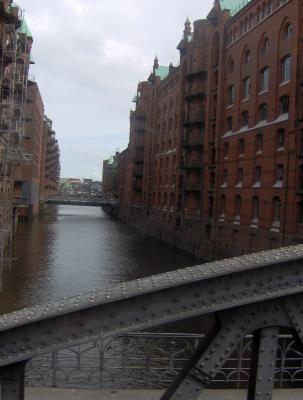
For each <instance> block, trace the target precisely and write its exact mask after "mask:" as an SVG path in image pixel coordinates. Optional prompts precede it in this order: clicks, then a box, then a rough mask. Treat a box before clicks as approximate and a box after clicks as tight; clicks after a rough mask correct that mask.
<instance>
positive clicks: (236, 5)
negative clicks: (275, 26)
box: [220, 0, 251, 16]
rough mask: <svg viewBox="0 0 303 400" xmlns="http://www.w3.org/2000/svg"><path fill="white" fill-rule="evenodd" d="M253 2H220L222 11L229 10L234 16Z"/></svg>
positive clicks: (228, 0) (223, 0)
mask: <svg viewBox="0 0 303 400" xmlns="http://www.w3.org/2000/svg"><path fill="white" fill-rule="evenodd" d="M250 2H251V0H220V5H221V8H222V10H229V11H230V15H231V16H233V15H235V14H237V13H238V12H239V11H241V10H242V8H244V7H245V6H246V5H247V4H248V3H250Z"/></svg>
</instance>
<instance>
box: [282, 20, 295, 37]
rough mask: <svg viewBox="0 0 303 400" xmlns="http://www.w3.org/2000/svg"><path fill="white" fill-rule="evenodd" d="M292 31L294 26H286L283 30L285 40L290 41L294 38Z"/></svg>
mask: <svg viewBox="0 0 303 400" xmlns="http://www.w3.org/2000/svg"><path fill="white" fill-rule="evenodd" d="M292 30H293V29H292V25H291V24H290V23H288V24H286V25H285V26H284V29H283V34H282V37H283V39H289V38H290V37H291V36H292Z"/></svg>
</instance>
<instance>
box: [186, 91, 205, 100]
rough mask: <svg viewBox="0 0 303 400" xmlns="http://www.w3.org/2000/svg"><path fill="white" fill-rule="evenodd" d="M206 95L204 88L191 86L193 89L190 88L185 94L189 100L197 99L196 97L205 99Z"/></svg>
mask: <svg viewBox="0 0 303 400" xmlns="http://www.w3.org/2000/svg"><path fill="white" fill-rule="evenodd" d="M205 97H206V94H205V89H204V88H191V89H188V90H187V91H186V94H185V99H186V100H187V101H190V100H192V99H196V98H198V99H201V100H203V99H205Z"/></svg>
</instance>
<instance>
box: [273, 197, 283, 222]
mask: <svg viewBox="0 0 303 400" xmlns="http://www.w3.org/2000/svg"><path fill="white" fill-rule="evenodd" d="M281 208H282V203H281V200H280V197H275V198H274V200H273V220H274V222H280V221H281Z"/></svg>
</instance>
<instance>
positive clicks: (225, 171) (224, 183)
mask: <svg viewBox="0 0 303 400" xmlns="http://www.w3.org/2000/svg"><path fill="white" fill-rule="evenodd" d="M222 185H225V186H226V185H227V169H225V170H224V171H223V174H222Z"/></svg>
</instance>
